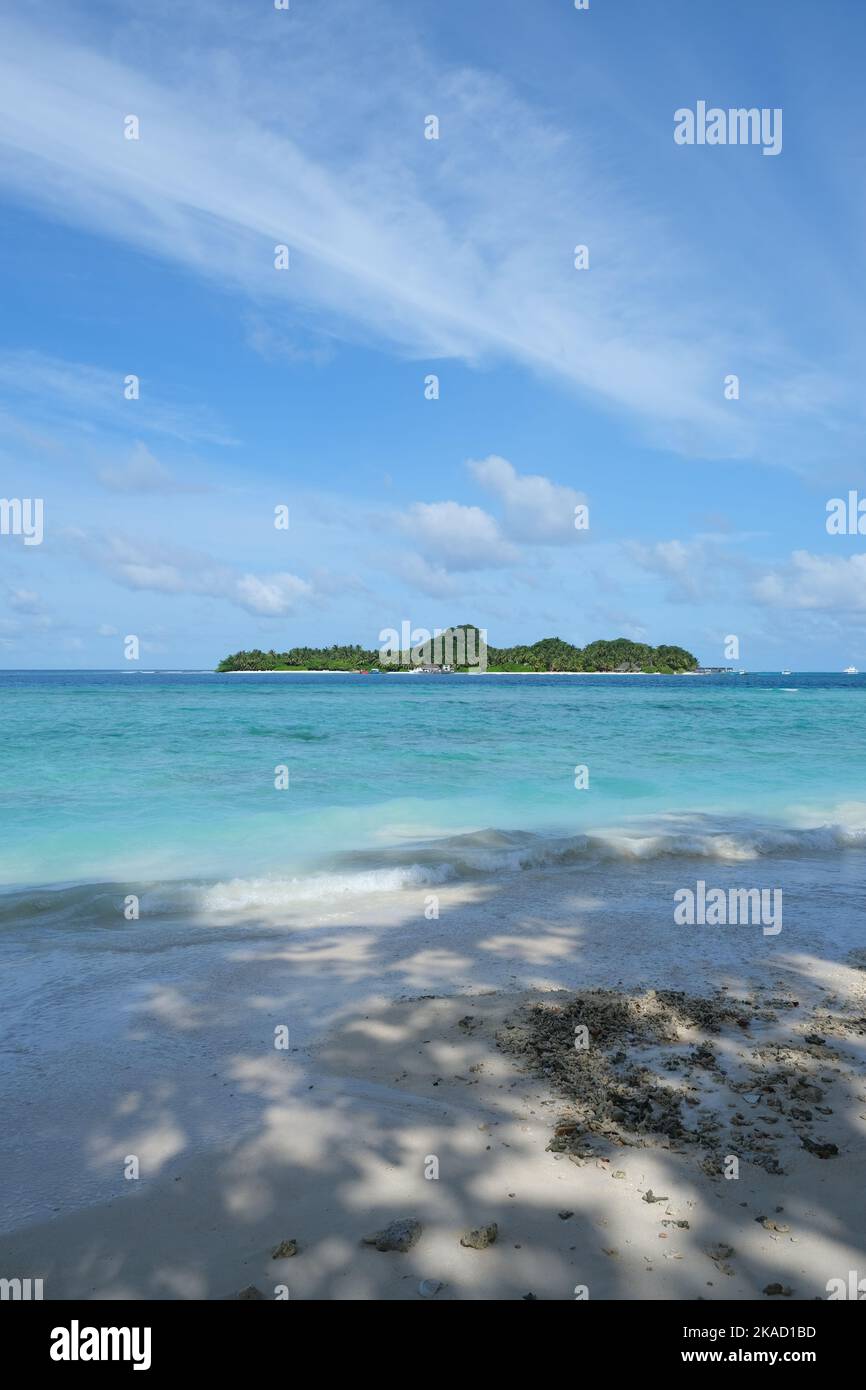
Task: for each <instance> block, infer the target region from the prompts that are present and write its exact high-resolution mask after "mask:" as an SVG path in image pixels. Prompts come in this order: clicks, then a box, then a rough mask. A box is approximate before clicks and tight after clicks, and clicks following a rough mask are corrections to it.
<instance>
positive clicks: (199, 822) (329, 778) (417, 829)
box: [0, 671, 866, 923]
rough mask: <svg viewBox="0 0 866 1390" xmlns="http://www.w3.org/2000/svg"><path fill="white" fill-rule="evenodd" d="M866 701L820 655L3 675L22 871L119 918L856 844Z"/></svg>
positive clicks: (0, 695)
mask: <svg viewBox="0 0 866 1390" xmlns="http://www.w3.org/2000/svg"><path fill="white" fill-rule="evenodd" d="M864 714H866V676H853V677H852V676H843V675H829V674H828V675H825V674H816V673H810V674H805V675H799V674H797V675H792V676H779V675H746V676H737V675H725V676H700V677H666V676H656V677H654V676H641V677H617V676H589V677H571V676H536V677H521V676H507V675H503V676H485V677H481V678H479V677H470V676H456V675H455V676H448V675H445V676H441V675H438V676H413V677H409V676H403V675H399V676H398V675H392V676H381V675H375V676H373V675H371V676H352V675H279V674H270V675H269V674H263V675H214V674H211V673H197V672H189V673H163V672H135V673H132V672H130V673H127V672H55V671H45V672H34V671H27V672H14V671H12V672H2V673H0V717H2V726H3V728H4V730H5V737H4V738H3V739H2V741H0V797H2V820H3V834H2V836H0V885H2V889H3V892H4V894H5V895H8V894H9V893H14V895H15V899H16V904H17V908H18V910H20V911H23V912H29V911H31V910H34V909H38V913H39V915H42V914H43V913H45V914H47V917H46V920H50V917H51V911H50V904H49V902H48V901H46V900H45V898H44V896H42V897H40V896H39V893H40V891H41V890H44V889H51V890H53V891H54V893H56V909H57V912H58V913H59V914H60V916H61V918H65V917H66V916H67V914H68V911H69V910H70V905H72V908H73V909H74V910H75V911H79V910H87V911H89V912H90V913H91V916H92V917H93V919H94V920H98V921H106V922H109V923H110V922H111V921H112V920H113V919H114V918H116V916H117V914H118V912H120V910H121V907H122V903H123V900H124V898H125V896H126V895H127V894H128V893H140V894H141V895H142V897H143V899H144V900H145V901H147V900H148V899H150V900H151V901H152V902H153V903H157V902H158V903H159V904H161V905H162V906H166V905H167V904H170V903H171V902H173V901H176V902H177V903H180V902H182V901H187V902H189V901H194V902H195V904H196V906H197V908H198V909H200V910H203V911H204V912H208V911H213V912H215V913H219V911H220V910H221V909H223V908H226V907H233V908H239V909H248V910H253V911H254V910H255V909H256V907H257V906H259V905H269V906H273V905H274V904H276V903H280V902H286V903H291V902H294V901H305V900H311V899H317V900H318V899H322V900H325V899H328V898H329V897H339V896H345V895H351V894H353V893H367V892H371V891H395V892H398V891H401V890H402V889H404V888H407V887H409V888H413V887H415V888H417V887H419V886H423V885H424V884H436V883H440V882H448V881H452V880H454V879H457V878H461V877H464V876H469V877H475V876H481V877H483V876H485V875H495V874H497V873H498V872H502V871H513V870H520V869H523V868H529V867H532V868H539V867H544V866H545V865H550V866H551V867H552V868H555V867H557V866H562V865H565V864H571V865H575V866H578V867H579V866H580V864H581V863H582V862H584V861H586V862H587V863H589V862H593V863H595V864H598V863H605V862H606V863H608V864H609V865H610V866H611V868H612V869H614V868H615V867H616V864H617V863H618V862H622V861H632V862H633V861H638V860H652V859H657V858H660V857H671V856H677V855H686V854H688V855H695V854H696V855H698V856H705V857H706V858H707V859H708V860H712V859H717V860H719V861H721V862H743V861H750V860H759V859H763V858H766V857H773V858H787V857H796V856H798V855H801V854H803V853H810V854H814V853H822V854H826V855H831V856H832V855H836V856H839V855H843V854H846V853H847V854H851V853H856V854H858V855H859V853H860V852H861V851H862V849H863V848H864V847H866V719H864ZM277 782H284V783H287V785H286V786H284V787H279V788H278V786H277V785H276V783H277ZM64 890H65V891H64ZM88 890H90V895H91V896H90V897H89V896H88ZM34 894H35V895H36V901H35V902H34V901H33V900H32V899H33V895H34ZM88 903H89V907H88ZM8 905H9V904H7V906H8ZM5 915H6V914H5V913H4V916H5ZM121 921H122V918H121Z"/></svg>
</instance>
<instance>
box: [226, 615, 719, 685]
mask: <svg viewBox="0 0 866 1390" xmlns="http://www.w3.org/2000/svg"><path fill="white" fill-rule="evenodd" d="M455 653H456V655H455ZM216 669H217V672H244V671H344V672H358V673H364V674H370V675H374V674H380V675H382V674H394V673H395V672H403V673H406V672H407V671H410V672H420V673H424V672H428V673H445V672H449V673H450V672H456V673H473V672H475V673H477V672H479V671H484V670H486V671H487V672H488V673H492V674H496V673H500V674H516V675H520V674H548V673H553V674H555V673H557V672H572V673H574V674H584V675H601V674H603V673H610V674H621V675H633V674H644V675H665V676H668V675H681V674H696V673H697V672H698V671H699V670H700V668H699V665H698V660H697V657H695V656H693V655H692V653H691V652H688V651H686V650H685V648H683V647H676V646H670V645H667V644H663V645H662V646H659V647H650V646H648V645H647V644H646V643H644V642H632V641H630V639H629V638H627V637H615V638H612V639H610V640H607V639H601V640H599V641H595V642H590V643H589V644H588V646H586V647H576V646H573V645H572V643H570V642H566V641H564V640H563V639H562V638H561V637H543V638H541V640H540V641H538V642H533V643H532V644H531V645H520V646H515V647H492V646H490V645H489V643H488V644H486V645H485V644H484V641H483V633H482V630H481V629H479V628H477V627H475V626H474V624H471V623H461V624H458V625H457V626H456V627H452V628H446V629H444V630H443V631H442V632H441V633H438V634H437V635H436V637H435V640H433V641H431V642H429V643H420V644H418V645H416V646H414V647H407V648H405V649H403V650H400V649H399V647H398V648H396V649H391V650H387V649H386V648H384V647H382V648H379V649H371V648H366V647H362V646H359V645H354V646H339V645H334V646H331V647H291V648H289V650H288V651H284V652H277V651H274V650H273V649H271V650H270V651H266V652H263V651H260V650H259V649H258V648H254V649H253V650H252V651H240V652H234V653H233V654H232V655H231V656H226V657H224V658H223V660H222V661H221V662H220V663H219V666H217V668H216Z"/></svg>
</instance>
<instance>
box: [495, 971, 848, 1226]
mask: <svg viewBox="0 0 866 1390" xmlns="http://www.w3.org/2000/svg"><path fill="white" fill-rule="evenodd" d="M763 995H764V990H763V987H762V986H756V987H755V988H754V990H753V991H752V994H751V995H750V996H749V997H743V998H734V997H733V996H732V995H731V994H730V993H728V992H727V991H726V990H723V989H719V990H716V991H715V992H713V993H711V994H708V995H706V996H700V995H691V994H687V993H685V992H684V991H681V990H656V989H647V990H644V991H639V992H626V991H624V990H618V989H589V990H581V991H578V992H576V993H574V994H571V993H569V994H567V995H566V994H565V993H564V992H559V991H557V992H556V993H555V994H553V995H552V996H551V998H550V999H549V1000H548V999H543V1000H541V1001H539V1002H535V1003H530V1004H528V1005H525V1006H524V1007H523V1008H521V1009H520V1010H519V1011H518V1012H517V1013H516V1014H515V1015H513V1016H512V1017H511V1018H510V1019H509V1020H508V1021H507V1023H506V1024H505V1026H504V1027H503V1028H501V1029H500V1030H499V1032H498V1033H497V1037H496V1041H497V1043H498V1045H499V1046H500V1047H501V1048H502V1049H503V1050H504V1051H506V1052H509V1053H511V1054H512V1055H514V1056H516V1057H517V1058H518V1060H519V1061H520V1062H522V1063H523V1064H524V1067H525V1069H526V1070H527V1071H531V1072H534V1073H536V1074H538V1075H540V1076H541V1077H542V1078H543V1079H544V1080H546V1081H547V1082H548V1084H549V1085H550V1086H551V1088H552V1089H553V1090H554V1091H555V1092H557V1093H558V1094H559V1095H560V1096H561V1097H562V1098H563V1099H564V1101H565V1102H566V1104H567V1107H568V1108H567V1111H566V1112H565V1113H561V1114H560V1117H559V1119H558V1121H557V1123H556V1124H555V1126H554V1130H553V1134H552V1136H551V1138H550V1141H549V1143H548V1145H547V1147H548V1150H549V1151H550V1152H552V1153H554V1154H567V1155H568V1157H569V1158H571V1159H572V1161H573V1162H576V1163H578V1164H579V1165H582V1164H583V1163H585V1162H590V1161H599V1160H604V1161H605V1162H607V1161H609V1156H610V1154H611V1151H612V1149H613V1150H614V1151H615V1148H622V1147H631V1148H649V1147H655V1148H659V1149H666V1150H668V1151H670V1152H676V1153H685V1152H688V1151H689V1150H692V1151H694V1152H695V1156H696V1158H697V1161H698V1164H699V1166H700V1167H701V1168H702V1170H703V1171H704V1173H706V1174H707V1175H708V1176H709V1177H712V1178H718V1177H722V1176H724V1175H725V1173H726V1163H727V1162H728V1161H729V1157H730V1156H731V1155H733V1156H735V1157H736V1158H737V1159H738V1160H739V1161H740V1162H749V1163H753V1164H755V1165H756V1166H757V1167H760V1168H763V1169H764V1170H765V1171H766V1172H767V1173H769V1174H771V1175H773V1176H781V1175H783V1174H784V1173H785V1168H784V1167H783V1164H782V1162H781V1161H780V1158H781V1156H783V1155H787V1154H792V1153H794V1152H795V1151H796V1149H797V1148H798V1147H799V1146H802V1148H804V1149H806V1150H807V1152H809V1153H811V1154H813V1155H814V1156H815V1157H817V1158H821V1159H827V1158H831V1157H834V1156H835V1155H836V1154H838V1152H839V1149H838V1146H837V1144H835V1143H834V1142H833V1141H832V1140H831V1139H829V1138H825V1137H823V1136H822V1137H820V1138H815V1137H813V1136H812V1135H811V1134H810V1133H809V1131H808V1126H810V1125H811V1124H812V1123H813V1121H820V1120H821V1118H822V1117H826V1116H829V1115H832V1113H833V1111H832V1108H831V1107H829V1106H827V1105H823V1106H819V1102H821V1101H823V1100H824V1099H825V1094H826V1087H827V1085H828V1084H832V1082H833V1081H834V1079H835V1078H836V1077H840V1076H842V1075H843V1074H844V1071H845V1068H844V1066H843V1062H844V1053H842V1052H839V1051H838V1050H837V1048H836V1046H835V1045H834V1044H835V1042H836V1040H839V1041H840V1042H844V1041H849V1042H850V1041H853V1040H854V1039H856V1038H859V1037H861V1036H862V1035H863V1034H864V1033H866V1015H864V1010H863V1000H862V998H861V999H854V1000H852V1001H850V1002H849V1003H848V1004H846V1005H842V1004H840V1003H839V1001H837V1000H836V999H833V1000H832V1001H828V1000H826V999H825V1000H824V1001H822V1003H821V1005H820V1006H815V1007H814V1008H813V1009H811V1010H809V1009H808V1008H807V1007H806V1006H805V1005H804V1004H803V1003H802V1001H801V999H800V998H799V997H796V996H793V995H792V996H790V997H787V996H786V995H785V992H784V989H783V988H782V989H780V988H779V986H778V985H777V986H775V987H774V989H773V991H772V993H771V994H770V996H769V998H767V997H762V996H763ZM830 1003H832V1004H833V1005H834V1006H835V1007H834V1008H832V1009H831V1008H830V1007H829V1004H830ZM771 1024H773V1025H775V1028H772V1029H771V1027H770V1025H771ZM780 1030H781V1031H780ZM831 1038H832V1039H833V1040H834V1043H833V1044H831V1042H830V1041H829V1039H831ZM828 1064H829V1065H828ZM828 1070H829V1071H830V1072H831V1073H832V1075H825V1073H827V1072H828ZM804 1130H805V1132H804ZM622 1171H623V1170H622V1169H616V1170H615V1172H614V1176H616V1175H618V1174H619V1173H621V1172H622ZM643 1200H644V1201H645V1202H649V1203H653V1202H654V1201H656V1200H667V1199H666V1198H665V1199H656V1198H655V1196H654V1195H653V1193H652V1192H651V1191H649V1192H647V1193H645V1194H644V1197H643Z"/></svg>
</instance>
